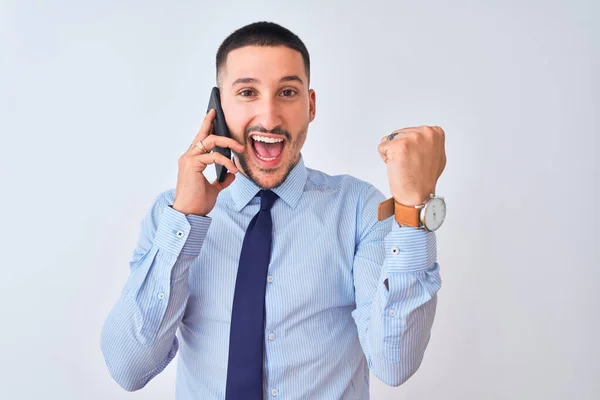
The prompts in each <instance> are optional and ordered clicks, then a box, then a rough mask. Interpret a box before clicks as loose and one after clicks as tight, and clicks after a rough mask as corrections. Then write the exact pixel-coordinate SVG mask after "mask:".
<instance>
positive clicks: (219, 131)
mask: <svg viewBox="0 0 600 400" xmlns="http://www.w3.org/2000/svg"><path fill="white" fill-rule="evenodd" d="M212 108H214V109H215V111H216V112H217V115H216V117H215V121H214V125H213V127H214V129H213V133H214V134H215V135H218V136H225V137H231V134H230V133H229V128H228V127H227V123H226V122H225V114H223V109H222V108H221V93H220V92H219V88H218V87H214V88H212V91H211V92H210V99H209V100H208V108H207V109H206V113H207V114H208V112H209V111H210V110H211V109H212ZM213 151H216V152H217V153H220V154H223V155H224V156H225V157H227V158H228V159H231V149H229V148H223V147H218V146H217V147H215V148H214V150H213ZM215 170H216V172H217V180H218V181H219V182H223V181H224V180H225V176H226V175H227V168H226V167H224V166H222V165H220V164H217V163H215Z"/></svg>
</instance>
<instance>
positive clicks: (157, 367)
mask: <svg viewBox="0 0 600 400" xmlns="http://www.w3.org/2000/svg"><path fill="white" fill-rule="evenodd" d="M259 190H260V188H259V187H257V186H256V185H255V184H254V183H253V182H252V181H250V180H249V179H247V178H245V177H244V176H243V175H241V174H237V175H236V179H235V181H234V182H233V183H232V184H231V186H229V187H228V188H227V189H225V190H224V191H222V192H221V193H220V194H219V196H218V198H217V204H216V206H215V208H214V209H213V210H212V211H211V213H210V214H209V215H208V216H206V217H202V216H196V215H188V216H185V215H184V214H182V213H180V212H178V211H176V210H174V209H173V208H172V207H170V205H172V204H173V200H174V197H175V191H174V189H171V190H167V191H165V192H163V193H160V194H159V195H158V196H157V198H156V199H155V201H154V203H153V205H152V207H151V208H150V210H149V211H148V213H147V215H146V216H145V217H144V218H143V220H142V222H141V230H140V236H139V239H138V242H137V245H136V247H135V249H134V251H133V255H132V259H131V262H130V275H129V278H128V280H127V282H126V283H125V287H124V289H123V291H122V293H121V296H120V298H119V299H118V300H117V303H116V305H115V306H114V308H113V309H112V311H111V312H110V314H109V316H108V317H107V319H106V322H105V324H104V327H103V329H102V337H101V349H102V352H103V354H104V358H105V361H106V365H107V367H108V370H109V372H110V374H111V376H112V377H113V379H114V380H115V381H116V382H117V383H118V384H119V385H121V386H122V387H123V388H124V389H126V390H129V391H133V390H138V389H141V388H143V387H144V386H145V385H146V384H147V383H148V382H149V381H150V380H151V379H152V378H153V377H155V376H156V375H157V374H159V373H160V372H161V371H162V370H163V369H164V368H165V367H166V366H167V365H168V364H169V363H170V362H171V361H172V360H173V358H174V357H175V356H176V354H178V355H179V357H178V359H177V382H176V388H175V394H176V396H175V397H176V399H178V400H192V399H202V400H213V399H214V400H220V399H223V398H224V397H225V383H226V382H225V379H226V376H227V360H228V351H229V350H228V349H229V326H230V321H231V306H232V303H233V292H234V288H235V279H236V273H237V267H238V263H239V257H240V250H241V246H242V241H243V238H244V234H245V230H246V227H247V225H248V223H249V222H250V220H251V219H252V217H253V216H254V214H256V213H257V212H258V210H259V198H258V197H256V194H257V193H258V191H259ZM273 191H274V192H275V193H277V195H278V196H279V197H280V199H278V200H277V201H276V202H275V205H274V206H273V208H272V210H271V215H272V218H273V248H272V255H271V262H270V265H269V272H268V277H267V289H266V299H265V303H266V305H265V310H266V312H265V332H264V339H265V354H264V367H265V368H264V379H263V382H264V398H265V399H273V400H275V399H285V400H301V399H302V400H305V399H325V400H329V399H332V400H333V399H335V400H337V399H353V400H356V399H360V400H362V399H368V398H369V371H371V372H372V373H373V374H374V375H375V376H376V377H378V378H379V379H381V380H382V381H383V382H385V383H386V384H388V385H391V386H398V385H400V384H402V383H403V382H404V381H406V380H407V379H408V378H409V377H410V376H411V375H412V374H414V373H415V371H416V370H417V369H418V367H419V365H420V364H421V361H422V359H423V355H424V352H425V349H426V347H427V344H428V342H429V339H430V332H431V326H432V324H433V319H434V314H435V309H436V300H437V292H438V290H439V289H440V286H441V280H440V274H439V264H438V263H437V261H436V241H435V234H434V233H431V232H426V231H423V230H416V229H412V228H404V227H400V226H399V225H398V224H397V223H395V222H394V221H393V219H391V218H390V219H388V220H386V221H378V220H377V205H378V204H379V203H380V202H381V201H383V200H385V198H384V196H383V194H382V193H381V192H380V191H379V190H377V189H376V188H375V187H374V186H372V185H371V184H368V183H366V182H363V181H361V180H358V179H356V178H353V177H351V176H349V175H338V176H330V175H327V174H325V173H323V172H320V171H317V170H313V169H310V168H307V167H305V165H304V161H303V159H302V158H300V161H299V163H298V164H297V165H296V166H295V167H294V169H293V170H292V171H291V173H290V175H289V176H288V177H287V179H286V180H285V182H284V183H283V184H282V185H281V186H279V187H277V188H275V189H273ZM386 280H387V281H388V284H389V289H388V288H386V285H385V281H386Z"/></svg>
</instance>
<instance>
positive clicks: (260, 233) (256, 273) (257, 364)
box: [225, 190, 277, 400]
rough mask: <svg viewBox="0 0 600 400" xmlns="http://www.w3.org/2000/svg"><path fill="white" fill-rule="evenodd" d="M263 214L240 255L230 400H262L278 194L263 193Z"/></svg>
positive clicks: (231, 336) (248, 232)
mask: <svg viewBox="0 0 600 400" xmlns="http://www.w3.org/2000/svg"><path fill="white" fill-rule="evenodd" d="M259 195H260V211H259V212H258V213H257V214H256V215H255V216H254V218H252V220H251V221H250V224H249V225H248V229H246V236H244V243H243V244H242V252H241V255H240V263H239V267H238V272H237V279H236V281H235V292H234V295H233V308H232V311H231V330H230V333H229V361H228V366H227V387H226V392H225V399H226V400H262V398H263V382H262V380H263V352H264V332H265V328H264V321H265V290H266V287H267V270H268V268H269V261H270V260H271V243H272V234H273V221H272V219H271V207H272V206H273V203H274V202H275V200H277V195H276V194H275V193H273V192H272V191H270V190H261V191H260V192H259Z"/></svg>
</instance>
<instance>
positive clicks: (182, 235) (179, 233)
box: [176, 231, 185, 238]
mask: <svg viewBox="0 0 600 400" xmlns="http://www.w3.org/2000/svg"><path fill="white" fill-rule="evenodd" d="M176 235H177V237H178V238H182V237H184V236H185V233H183V231H177V233H176Z"/></svg>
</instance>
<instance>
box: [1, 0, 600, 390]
mask: <svg viewBox="0 0 600 400" xmlns="http://www.w3.org/2000/svg"><path fill="white" fill-rule="evenodd" d="M598 4H599V3H598V2H596V1H591V0H590V1H569V2H567V1H563V2H558V1H537V2H535V1H493V2H492V1H486V2H483V1H470V2H469V1H451V2H450V1H441V0H439V1H426V2H416V1H414V2H409V1H391V0H390V1H388V2H381V1H368V2H358V1H354V2H337V3H336V2H331V1H330V2H326V1H322V0H321V1H307V0H303V1H297V2H292V3H286V2H283V1H276V2H272V3H268V2H265V1H251V2H250V1H236V2H233V1H231V2H221V1H213V2H200V1H196V2H192V1H186V2H184V1H179V2H167V1H162V2H159V1H141V0H140V1H118V2H117V1H96V2H90V1H74V0H68V1H67V0H62V1H61V0H53V1H18V2H17V1H8V2H7V1H2V2H0V50H1V52H0V133H1V135H2V136H1V141H0V177H1V179H2V180H1V183H2V185H1V188H2V196H1V197H0V217H1V221H2V223H1V227H2V229H1V231H0V235H1V236H0V246H1V267H2V270H1V271H2V276H1V277H0V312H1V324H2V325H1V329H0V344H1V346H2V347H1V354H2V362H1V364H0V382H1V384H0V397H1V398H3V399H41V398H44V399H61V400H67V399H77V400H78V399H115V400H118V399H157V398H161V399H172V398H173V392H174V379H175V363H172V364H171V365H170V366H169V367H168V368H167V370H166V371H164V372H163V373H162V374H161V375H159V376H158V377H157V378H155V379H154V380H153V381H152V382H150V383H149V385H148V386H147V387H146V388H144V389H143V390H141V391H139V392H136V393H133V394H131V393H127V392H125V391H123V390H122V389H121V388H120V387H118V386H117V384H116V383H114V382H113V381H112V380H111V378H110V376H109V374H108V372H107V370H106V368H105V366H104V361H103V358H102V354H101V352H100V344H99V343H100V330H101V326H102V324H103V322H104V319H105V317H106V316H107V314H108V312H109V310H110V309H111V307H112V306H113V304H114V303H115V302H116V300H117V298H118V296H119V293H120V291H121V288H122V287H123V285H124V283H125V280H126V278H127V275H128V261H129V258H130V256H131V253H132V251H133V247H134V245H135V241H136V239H137V235H138V233H139V222H140V220H141V219H142V217H143V216H144V214H145V213H146V212H147V210H148V208H149V207H150V205H151V202H152V201H153V199H154V197H155V196H156V195H157V194H158V193H159V192H160V191H163V190H166V189H168V188H172V187H174V186H175V182H176V173H177V159H178V157H179V156H180V155H181V154H182V153H183V151H185V150H186V149H187V147H188V146H189V145H190V143H191V141H192V140H193V138H194V136H195V134H196V131H197V129H198V128H199V126H200V123H201V120H202V118H203V116H204V113H205V111H206V105H207V101H208V95H209V91H210V89H211V87H212V86H213V85H214V57H215V53H216V50H217V47H218V45H219V44H220V43H221V41H222V40H223V39H224V38H225V37H226V36H227V35H228V34H229V33H231V32H232V31H233V30H235V29H237V28H239V27H241V26H243V25H245V24H247V23H251V22H255V21H259V20H268V21H274V22H277V23H280V24H282V25H284V26H286V27H287V28H289V29H291V30H292V31H294V32H295V33H297V34H298V35H299V36H300V37H301V38H302V39H303V40H304V42H305V44H306V45H307V47H308V49H309V51H310V54H311V58H312V82H311V83H312V87H313V88H314V89H315V90H316V93H317V117H316V120H315V121H314V122H313V123H312V124H311V126H310V129H309V135H308V139H307V142H306V145H305V147H304V150H303V154H304V157H305V161H306V164H307V166H309V167H311V168H316V169H320V170H323V171H325V172H327V173H330V174H339V173H349V174H351V175H354V176H356V177H358V178H361V179H364V180H366V181H369V182H371V183H373V184H375V185H376V186H377V187H378V188H380V189H381V190H382V191H383V192H384V193H385V194H386V195H389V187H388V184H387V178H386V175H385V165H384V164H383V162H382V161H381V159H380V158H379V155H378V153H377V144H378V143H379V140H380V138H381V137H382V136H383V135H386V134H388V133H390V132H391V131H392V130H394V129H399V128H402V127H407V126H414V125H423V124H427V125H440V126H442V127H443V128H444V129H445V131H446V134H447V143H446V144H447V153H448V165H447V168H446V171H445V173H444V174H443V176H442V178H441V180H440V182H439V184H438V190H437V191H438V194H439V195H443V196H445V197H446V200H447V203H448V217H447V220H446V223H445V225H444V226H443V227H442V229H441V230H440V231H438V244H439V262H440V264H441V268H442V270H441V271H442V278H443V287H442V290H441V292H440V297H439V306H438V313H437V317H436V321H435V324H434V328H433V336H432V340H431V343H430V346H429V348H428V351H427V353H426V355H425V359H424V362H423V365H422V367H421V368H420V370H419V371H418V372H417V373H416V375H415V376H414V377H412V378H411V379H410V380H409V381H408V382H407V383H406V384H404V385H402V386H400V387H398V388H390V387H386V386H385V385H384V384H382V383H381V382H379V381H377V379H376V378H374V377H372V381H371V382H372V398H373V399H374V400H384V399H390V400H391V399H528V400H529V399H545V400H546V399H578V400H579V399H598V398H600V344H599V342H598V338H599V337H600V323H599V321H598V316H599V312H598V306H599V305H600V302H599V300H598V293H597V290H596V289H597V287H598V284H599V283H600V262H599V259H600V250H599V248H600V240H599V235H598V225H599V224H600V218H599V211H598V206H599V195H600V191H599V182H600V177H599V175H600V174H599V172H600V171H599V162H598V158H596V153H597V151H598V144H599V140H598V135H599V134H600V130H599V128H598V126H599V123H600V119H599V115H600V107H599V106H600V101H599V97H600V95H599V89H600V87H599V85H598V71H600V63H599V53H600V51H599V49H600V45H599V41H600V40H599V38H600V29H599V28H598V19H599V17H600V12H599V11H600V6H599V5H598ZM209 175H211V176H214V171H213V169H212V168H211V169H210V172H209Z"/></svg>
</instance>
